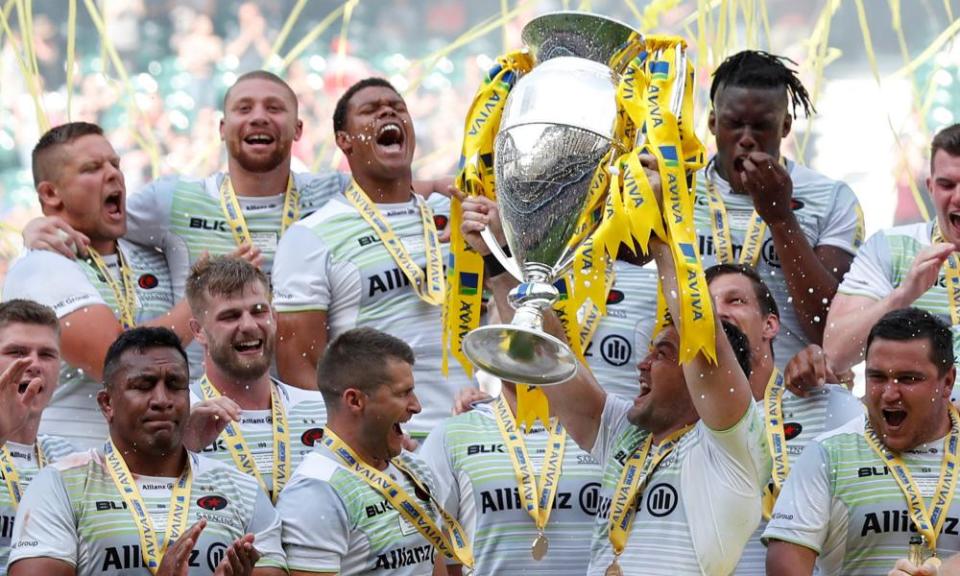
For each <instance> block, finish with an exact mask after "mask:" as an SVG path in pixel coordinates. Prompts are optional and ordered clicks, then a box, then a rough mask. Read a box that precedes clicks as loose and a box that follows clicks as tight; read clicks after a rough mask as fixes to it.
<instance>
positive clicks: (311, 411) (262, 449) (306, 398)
mask: <svg viewBox="0 0 960 576" xmlns="http://www.w3.org/2000/svg"><path fill="white" fill-rule="evenodd" d="M273 382H274V386H276V388H277V390H278V391H279V392H280V402H281V403H282V404H283V407H284V410H285V412H286V414H287V430H288V431H289V435H290V443H289V444H288V447H287V449H288V450H290V473H291V474H292V473H293V471H294V470H296V468H297V466H299V465H300V462H301V461H303V457H304V456H306V455H307V454H308V453H309V452H312V451H313V449H314V443H315V442H316V441H318V440H319V439H320V438H321V437H322V436H323V434H322V432H323V426H324V425H325V424H326V423H327V408H326V405H325V404H324V403H323V395H322V394H320V392H317V391H316V390H301V389H300V388H295V387H293V386H289V385H287V384H284V383H283V382H280V381H277V380H274V381H273ZM202 399H203V396H202V394H201V393H200V387H199V386H198V385H197V384H194V385H192V386H191V387H190V404H191V405H194V404H196V403H197V402H200V401H201V400H202ZM239 426H240V432H241V433H242V434H243V439H244V440H245V441H246V443H247V447H248V448H249V449H250V454H251V456H253V460H254V462H256V464H257V470H258V471H259V472H260V477H261V478H263V481H264V482H265V483H266V484H267V489H268V490H270V491H271V492H272V491H273V415H272V414H271V412H270V409H269V408H268V409H266V410H243V411H241V413H240V422H239ZM200 453H201V454H203V455H204V456H206V457H208V458H212V459H214V460H218V461H220V462H223V463H225V464H226V465H227V466H235V463H234V461H233V456H231V454H230V450H229V449H228V448H227V441H226V432H223V433H221V434H220V436H219V437H217V439H216V440H215V441H214V442H213V444H211V445H210V446H207V447H206V448H204V449H203V450H201V451H200Z"/></svg>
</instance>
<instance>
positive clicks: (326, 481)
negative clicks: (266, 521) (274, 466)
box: [277, 444, 442, 576]
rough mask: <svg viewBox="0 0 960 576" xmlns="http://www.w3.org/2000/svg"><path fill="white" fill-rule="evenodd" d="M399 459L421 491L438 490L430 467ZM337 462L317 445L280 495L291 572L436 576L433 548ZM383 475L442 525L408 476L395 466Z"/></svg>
mask: <svg viewBox="0 0 960 576" xmlns="http://www.w3.org/2000/svg"><path fill="white" fill-rule="evenodd" d="M399 458H402V459H403V461H404V464H407V467H408V468H409V469H410V470H411V471H412V472H413V473H414V474H416V475H417V478H418V479H419V480H420V481H421V482H423V483H424V485H426V486H427V487H431V486H433V485H434V483H433V477H432V475H431V474H430V471H429V469H428V468H427V467H426V466H425V465H424V464H423V463H422V462H420V461H419V460H417V459H416V458H415V457H414V456H413V455H411V454H409V453H406V452H405V453H403V454H401V455H400V456H399ZM335 459H336V456H334V455H333V454H332V453H330V451H329V450H328V449H327V448H326V447H325V446H323V445H319V444H318V446H317V450H316V451H315V452H311V453H310V454H307V456H306V458H304V460H303V463H302V464H301V465H300V467H299V468H297V471H296V472H295V473H294V475H293V478H291V479H290V482H289V483H288V484H287V486H286V488H284V489H283V491H282V492H280V500H278V501H277V511H278V512H279V513H280V516H281V517H282V518H283V546H284V550H285V551H286V554H287V565H288V567H289V569H290V570H304V571H309V572H333V573H336V574H338V575H339V576H356V575H359V574H365V575H374V574H389V575H391V576H430V575H431V574H433V563H434V561H435V560H436V555H437V554H436V551H435V550H434V548H433V545H431V544H430V543H429V542H428V541H427V540H426V539H425V538H424V537H423V536H421V535H420V533H419V532H417V530H416V528H414V527H413V526H412V525H411V524H409V523H408V522H407V521H406V520H404V519H403V517H401V516H400V513H399V512H397V511H396V510H394V509H393V507H392V506H391V505H390V504H389V503H388V502H387V501H386V500H385V499H384V498H383V496H381V495H380V493H379V492H377V491H376V490H374V489H373V488H371V487H370V486H369V485H368V484H367V483H366V482H364V481H363V480H361V479H359V478H357V477H356V476H354V475H353V473H352V472H350V471H349V470H347V469H346V468H344V467H343V466H341V465H340V464H339V463H338V461H337V460H335ZM384 473H385V474H387V475H389V476H390V477H391V478H393V479H394V480H395V481H396V482H397V484H398V485H399V486H400V487H401V488H403V490H404V491H406V492H407V493H408V494H411V495H413V496H414V497H415V498H417V499H418V501H419V504H420V505H421V506H422V507H423V509H424V510H425V511H427V513H428V514H431V517H432V518H433V520H434V522H436V523H437V526H440V525H442V521H441V520H440V515H439V513H437V511H436V510H435V509H434V507H433V505H432V504H431V503H430V499H429V497H428V495H427V494H423V493H422V492H421V491H420V490H419V489H418V488H416V486H415V485H414V484H413V483H412V482H411V481H410V480H409V479H408V478H407V477H406V475H405V474H403V473H402V472H400V470H398V469H397V468H396V467H394V466H393V465H389V466H388V467H387V469H386V470H384ZM430 489H431V490H432V489H433V488H430Z"/></svg>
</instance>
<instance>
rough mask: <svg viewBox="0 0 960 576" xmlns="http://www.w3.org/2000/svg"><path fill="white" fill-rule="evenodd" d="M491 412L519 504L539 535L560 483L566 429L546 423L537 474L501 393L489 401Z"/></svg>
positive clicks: (555, 422)
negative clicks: (505, 451)
mask: <svg viewBox="0 0 960 576" xmlns="http://www.w3.org/2000/svg"><path fill="white" fill-rule="evenodd" d="M493 413H494V415H495V416H496V419H497V427H498V428H499V429H500V436H502V437H503V443H504V446H505V447H506V449H507V454H509V456H510V463H511V464H512V465H513V473H514V476H515V477H516V479H517V487H518V488H519V490H518V492H519V494H520V505H521V506H523V508H524V509H525V510H526V511H527V514H529V515H530V517H531V518H532V519H533V522H534V523H535V524H536V526H537V532H538V533H539V534H543V532H544V530H545V529H546V526H547V522H549V520H550V512H551V511H552V510H553V501H554V499H555V498H556V496H557V487H558V486H559V484H560V471H561V468H562V465H563V453H564V451H565V449H566V443H567V431H566V430H564V429H563V427H562V426H561V425H560V422H559V421H558V419H556V418H555V419H554V421H553V425H552V426H547V430H548V432H549V437H548V439H547V453H546V455H545V456H544V460H543V467H542V468H541V469H540V477H539V478H537V474H536V472H535V471H534V468H533V463H532V462H531V461H530V456H529V453H528V452H527V444H526V442H524V440H523V434H522V433H521V432H520V430H519V429H518V428H517V425H516V422H515V420H514V417H513V414H512V413H511V412H510V406H508V405H507V401H506V400H505V399H504V397H503V395H502V394H501V395H500V397H499V398H497V401H496V402H494V403H493Z"/></svg>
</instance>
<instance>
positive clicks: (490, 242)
mask: <svg viewBox="0 0 960 576" xmlns="http://www.w3.org/2000/svg"><path fill="white" fill-rule="evenodd" d="M480 237H481V238H483V241H484V242H485V243H486V245H487V248H489V249H490V252H492V253H493V256H494V257H495V258H496V259H497V260H498V261H499V262H500V265H501V266H503V269H504V270H506V271H507V272H509V273H510V275H511V276H513V277H514V278H516V279H517V280H518V281H520V282H523V273H522V272H520V266H519V265H518V264H517V261H516V260H514V259H513V258H510V257H509V256H507V255H506V254H504V252H503V249H502V248H500V243H499V242H497V239H496V238H494V237H493V232H491V231H490V228H489V227H485V228H484V229H483V230H481V231H480Z"/></svg>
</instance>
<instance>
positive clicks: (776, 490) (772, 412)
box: [763, 368, 790, 520]
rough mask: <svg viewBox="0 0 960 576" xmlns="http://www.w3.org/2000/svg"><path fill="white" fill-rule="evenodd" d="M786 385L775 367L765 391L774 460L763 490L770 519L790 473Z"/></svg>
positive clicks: (764, 397) (765, 510)
mask: <svg viewBox="0 0 960 576" xmlns="http://www.w3.org/2000/svg"><path fill="white" fill-rule="evenodd" d="M785 389H786V385H785V383H784V380H783V375H782V374H780V370H777V369H776V368H774V369H773V373H772V374H770V380H769V381H768V382H767V387H766V389H764V391H763V415H764V424H765V426H764V428H765V429H766V433H767V446H768V448H769V449H770V457H771V459H772V460H773V469H772V470H771V476H772V479H773V482H772V484H770V485H768V486H767V488H765V489H764V491H763V517H764V518H766V519H768V520H769V519H770V515H771V514H772V513H773V505H774V504H775V503H776V501H777V498H778V497H779V496H780V490H781V489H782V488H783V483H784V482H785V481H786V479H787V476H788V475H789V474H790V458H789V456H788V455H787V440H786V434H785V433H784V431H783V392H784V390H785Z"/></svg>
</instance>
